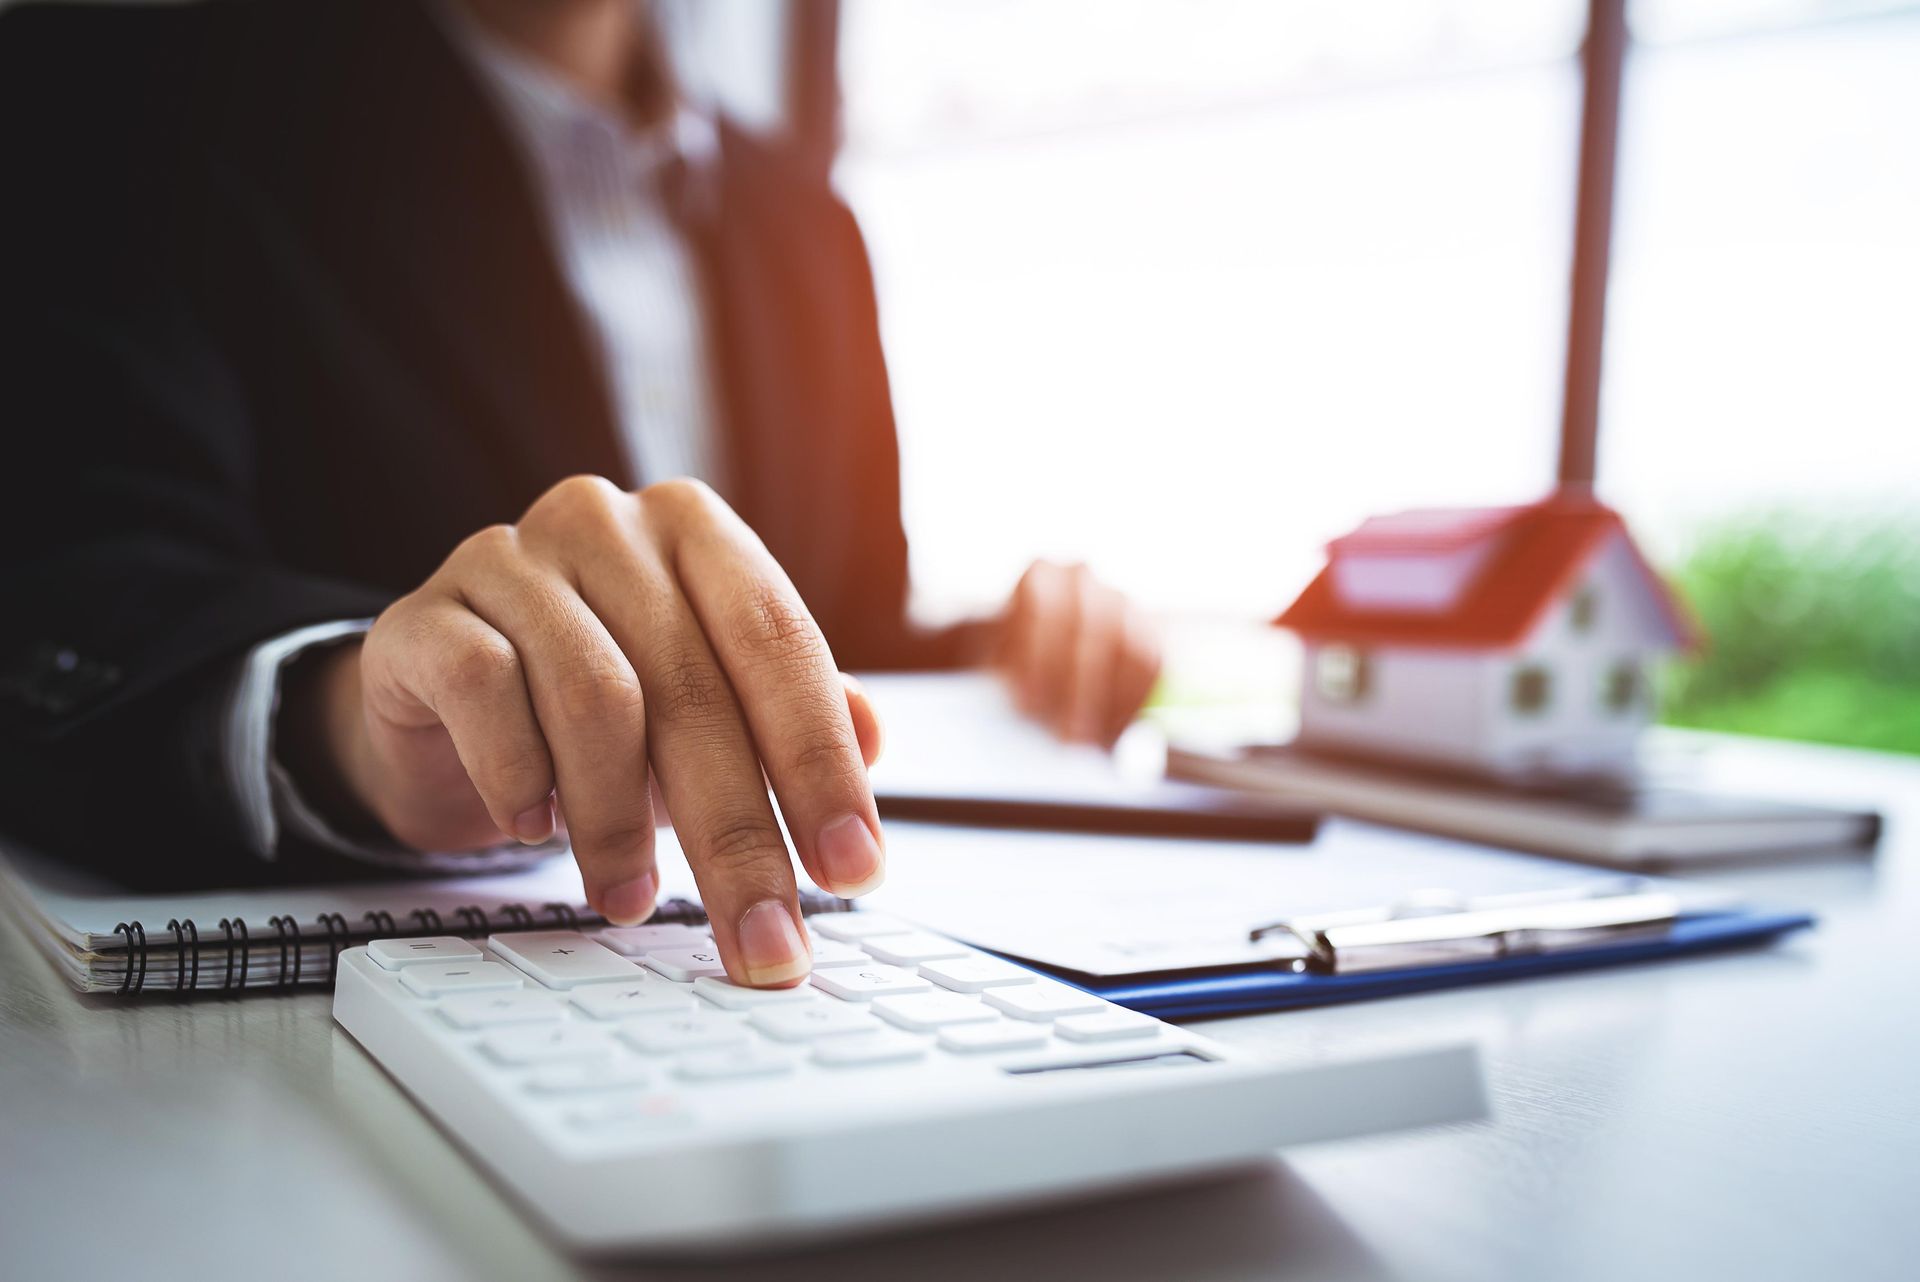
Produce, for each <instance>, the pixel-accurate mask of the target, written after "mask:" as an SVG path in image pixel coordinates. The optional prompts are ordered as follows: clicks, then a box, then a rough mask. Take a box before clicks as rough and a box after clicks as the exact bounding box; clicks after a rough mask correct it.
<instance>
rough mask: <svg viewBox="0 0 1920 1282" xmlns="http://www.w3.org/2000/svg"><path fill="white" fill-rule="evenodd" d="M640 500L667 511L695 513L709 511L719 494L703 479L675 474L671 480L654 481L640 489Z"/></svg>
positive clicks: (718, 501)
mask: <svg viewBox="0 0 1920 1282" xmlns="http://www.w3.org/2000/svg"><path fill="white" fill-rule="evenodd" d="M640 501H641V502H642V503H643V504H645V505H646V506H648V507H653V508H659V509H662V510H664V511H667V512H676V513H686V514H689V515H696V514H704V513H708V512H711V511H712V510H713V508H714V507H715V506H716V505H717V504H719V503H720V496H719V495H718V494H716V493H714V490H713V487H712V486H711V485H708V484H707V483H706V482H705V481H699V480H695V479H694V478H693V477H691V476H676V477H674V478H672V479H671V480H666V481H655V482H654V483H653V484H652V485H649V486H647V488H645V489H644V490H641V491H640Z"/></svg>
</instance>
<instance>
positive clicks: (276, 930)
mask: <svg viewBox="0 0 1920 1282" xmlns="http://www.w3.org/2000/svg"><path fill="white" fill-rule="evenodd" d="M800 902H801V907H802V909H803V910H804V911H805V912H807V913H809V914H813V913H829V912H845V911H847V910H849V909H851V908H852V907H853V904H852V903H851V902H849V901H848V900H844V899H836V898H834V897H832V896H830V895H822V894H819V893H817V892H813V891H805V892H802V893H801V896H800ZM540 912H541V913H543V914H545V917H546V918H547V919H549V920H548V921H547V922H546V924H548V925H551V926H557V927H558V928H560V929H562V930H577V929H579V928H580V927H581V926H586V925H593V926H597V925H601V924H603V923H602V920H601V919H600V918H599V917H597V916H591V915H589V916H587V917H584V918H583V917H582V916H581V913H580V910H579V909H577V908H574V907H573V906H572V905H570V904H564V903H559V902H554V903H546V904H541V905H540ZM452 915H453V917H454V918H455V920H456V921H457V922H458V924H457V925H453V924H451V923H449V922H448V921H447V920H446V919H445V918H443V917H442V916H441V915H440V913H439V912H438V911H437V910H435V909H432V908H415V909H413V910H412V911H410V912H409V913H407V918H408V920H409V921H410V922H411V923H412V924H413V926H415V927H417V928H418V929H406V930H403V929H401V927H400V925H399V923H398V922H396V921H395V919H394V915H393V914H392V913H390V912H388V911H386V910H384V909H379V908H376V909H373V910H371V911H369V912H366V913H364V914H362V915H361V918H360V921H361V929H360V930H359V931H358V932H356V931H355V930H354V929H353V928H352V927H351V926H350V925H348V923H347V919H346V918H345V917H343V916H341V915H340V914H339V913H321V914H320V915H319V916H318V917H316V918H315V919H314V921H313V925H312V926H311V927H307V928H304V929H303V928H302V927H301V925H300V923H299V922H298V921H297V920H295V919H294V918H293V917H291V916H286V915H281V916H275V917H270V918H268V919H267V924H268V925H269V926H271V927H273V938H272V939H271V940H269V939H267V938H266V936H264V935H262V936H261V938H260V940H259V941H258V944H259V947H261V948H262V949H272V950H274V951H275V952H277V953H278V954H279V958H280V965H279V967H278V969H276V970H275V971H274V973H273V975H272V977H271V978H269V979H267V980H266V981H265V982H263V983H259V984H250V983H249V981H250V979H251V978H252V976H253V973H254V962H255V960H256V959H255V958H254V955H253V950H254V947H255V941H254V939H253V934H252V932H251V931H250V930H249V929H248V928H247V919H246V918H244V917H222V918H221V919H220V938H219V939H218V940H217V941H216V940H214V939H212V938H211V937H209V938H206V939H202V938H201V937H200V927H199V926H197V925H196V924H195V923H194V920H193V918H191V917H185V918H179V917H176V918H173V919H171V920H169V921H168V922H167V932H168V934H169V935H171V936H172V944H173V948H174V952H175V957H176V960H175V970H174V981H173V988H172V989H171V990H169V991H172V992H175V993H192V992H197V991H199V989H200V966H201V957H202V954H203V953H204V952H205V951H206V950H207V949H210V948H217V949H219V950H220V954H221V958H222V961H223V965H222V967H221V971H220V983H219V984H218V986H217V987H218V988H219V989H220V990H221V991H232V992H245V991H246V990H247V989H248V988H249V987H254V988H269V989H274V990H285V989H289V988H292V987H294V986H296V985H298V984H299V983H300V982H301V981H302V979H303V978H304V977H305V976H304V970H303V968H304V967H305V964H306V949H307V946H308V945H310V944H318V943H323V942H324V943H325V944H326V946H327V980H326V982H327V983H329V984H331V983H333V981H334V979H335V977H336V976H338V974H339V973H340V954H341V953H343V952H345V951H346V950H347V949H348V948H349V947H351V946H352V945H353V943H354V940H355V936H356V934H357V935H358V937H359V938H361V939H383V938H389V937H395V936H407V935H445V934H455V935H466V936H469V937H479V936H483V935H486V934H488V933H489V932H490V931H493V930H495V929H496V928H499V927H502V926H504V927H505V928H506V929H508V930H532V929H534V928H535V927H537V926H540V925H541V924H542V918H541V917H539V916H536V915H535V913H534V911H533V910H532V909H530V908H528V907H527V906H526V905H525V904H501V905H500V906H499V907H498V908H496V909H495V910H494V913H493V915H489V914H488V912H487V910H486V909H484V908H481V907H480V906H479V905H477V904H462V905H460V906H459V907H457V908H455V909H454V910H453V914H452ZM652 920H654V921H656V922H689V923H697V922H703V921H705V920H706V914H705V913H704V912H702V911H701V908H700V905H698V904H696V903H693V902H692V901H690V900H686V899H667V900H663V901H662V902H661V903H660V905H659V907H658V908H657V909H656V910H655V911H654V915H653V918H652ZM113 933H114V934H116V935H119V936H121V937H122V938H124V939H125V940H126V944H127V948H126V953H127V963H126V973H125V974H124V975H123V976H122V977H121V979H120V987H119V990H118V991H120V992H121V993H138V992H142V991H144V990H145V989H146V985H147V963H148V960H149V956H150V953H151V949H150V948H149V946H148V943H147V930H146V927H145V926H144V925H142V924H141V923H140V922H137V921H123V922H121V923H120V924H119V925H117V926H115V927H114V928H113ZM207 987H208V988H214V987H216V986H215V985H213V984H208V985H207Z"/></svg>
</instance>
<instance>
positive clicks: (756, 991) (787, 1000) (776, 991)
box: [693, 975, 820, 1010]
mask: <svg viewBox="0 0 1920 1282" xmlns="http://www.w3.org/2000/svg"><path fill="white" fill-rule="evenodd" d="M693 991H694V992H696V993H698V994H700V996H702V997H704V998H706V999H707V1000H708V1001H710V1002H712V1003H713V1004H714V1005H715V1006H718V1007H720V1008H721V1009H722V1010H751V1009H753V1008H755V1007H759V1006H791V1005H794V1004H795V1003H797V1002H817V1001H819V1000H820V995H819V994H818V993H816V992H814V991H813V990H812V989H811V988H808V987H807V986H806V985H805V984H798V985H796V986H794V987H792V988H742V987H740V985H738V984H736V983H734V982H733V981H732V980H728V979H722V978H720V977H719V976H718V975H702V976H700V978H698V979H696V980H694V981H693Z"/></svg>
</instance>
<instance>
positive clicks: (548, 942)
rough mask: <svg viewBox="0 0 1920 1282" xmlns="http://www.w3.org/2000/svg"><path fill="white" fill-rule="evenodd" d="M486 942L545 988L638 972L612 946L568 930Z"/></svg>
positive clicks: (625, 976) (633, 975) (631, 976)
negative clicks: (609, 946)
mask: <svg viewBox="0 0 1920 1282" xmlns="http://www.w3.org/2000/svg"><path fill="white" fill-rule="evenodd" d="M487 944H488V946H489V947H491V948H492V949H493V951H494V952H496V953H498V954H500V956H501V957H503V958H505V959H506V960H507V961H510V962H512V963H513V964H514V965H515V966H518V967H519V968H520V969H521V970H524V971H525V972H527V974H529V975H531V976H533V977H534V979H536V980H538V981H539V982H540V983H542V984H545V985H546V986H547V987H548V988H572V987H573V986H574V985H576V984H598V983H603V982H605V981H608V980H622V979H634V978H636V977H638V976H639V974H640V968H639V967H638V966H635V965H634V964H633V963H632V962H630V961H628V960H627V959H626V958H624V957H622V956H621V955H620V954H619V953H616V952H614V951H613V949H611V948H608V947H607V946H606V945H605V944H596V943H594V942H593V941H592V940H591V939H588V938H587V937H586V936H585V935H582V934H579V933H578V932H576V931H571V930H529V931H523V932H520V933H517V934H512V935H495V936H493V937H492V938H490V939H488V940H487Z"/></svg>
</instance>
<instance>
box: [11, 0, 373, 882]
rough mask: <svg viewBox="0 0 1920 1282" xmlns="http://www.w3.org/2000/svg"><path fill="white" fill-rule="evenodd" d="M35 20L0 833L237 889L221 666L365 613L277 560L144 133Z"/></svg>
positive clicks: (18, 80)
mask: <svg viewBox="0 0 1920 1282" xmlns="http://www.w3.org/2000/svg"><path fill="white" fill-rule="evenodd" d="M57 21H59V20H58V19H55V18H53V17H52V16H51V15H47V14H44V13H30V12H25V11H23V12H21V13H19V14H17V15H12V16H11V20H9V19H0V154H4V155H5V156H6V157H7V159H8V166H9V177H10V191H9V196H8V198H7V200H5V201H0V281H5V282H6V284H5V287H4V288H0V450H3V451H4V456H3V457H0V601H4V602H5V607H6V608H5V611H4V614H0V831H4V832H5V833H7V834H8V835H9V836H13V837H16V838H25V839H27V840H29V841H32V842H34V843H35V844H38V845H40V846H42V847H45V848H48V849H50V850H52V851H54V852H55V853H57V854H60V855H62V856H63V857H72V858H76V859H79V860H82V861H84V862H87V863H89V864H91V865H93V866H95V867H96V868H98V869H100V870H101V871H105V872H108V873H110V874H112V875H115V876H118V877H120V878H122V879H124V880H127V881H129V882H131V883H133V884H136V885H138V884H174V885H178V884H180V883H182V882H184V881H186V880H189V879H195V878H201V877H206V878H222V877H233V876H242V875H248V874H249V873H251V875H252V876H255V877H257V876H259V875H260V867H259V861H257V860H253V859H251V858H250V857H249V856H247V855H246V854H244V852H243V849H242V845H241V833H240V824H239V816H238V810H237V806H236V803H235V802H234V800H233V798H232V797H231V790H230V789H228V788H227V787H226V786H225V779H224V767H223V764H222V758H221V726H220V722H221V711H222V706H223V703H224V697H225V694H226V692H227V690H228V689H229V687H230V684H231V681H232V680H233V678H234V676H235V674H236V673H237V671H238V665H239V664H240V662H241V661H242V659H243V657H244V656H245V654H246V653H247V652H248V650H249V649H250V648H251V647H252V646H253V645H254V644H255V643H257V642H260V641H262V640H264V639H266V638H268V637H271V636H275V635H278V634H280V633H283V632H286V631H288V630H290V629H292V628H294V627H298V626H300V625H302V624H307V623H315V622H320V621H323V620H328V619H340V618H356V617H361V616H365V615H368V614H372V613H377V612H378V611H379V610H380V609H381V608H382V607H383V606H384V604H385V597H384V594H382V593H380V592H377V591H374V590H371V589H369V588H367V587H365V586H362V585H356V584H352V583H343V582H337V581H332V580H329V579H326V578H320V577H315V576H312V575H308V574H303V573H300V572H299V571H297V570H295V569H292V568H289V567H288V566H286V565H284V564H281V563H279V562H278V561H277V560H276V558H275V555H274V550H273V548H272V547H270V546H269V543H268V540H267V539H266V537H265V534H264V532H263V529H262V527H261V524H260V522H259V521H258V519H257V508H256V503H257V499H258V495H257V494H256V492H255V486H254V479H253V478H254V469H255V461H256V452H257V445H258V441H259V433H260V432H261V431H262V430H263V425H262V424H260V423H257V422H255V421H254V420H253V418H252V417H251V416H250V415H249V413H248V407H247V405H246V400H245V397H244V395H243V393H242V390H241V387H240V385H239V383H238V380H237V379H236V377H235V376H234V374H233V372H232V370H231V369H230V367H229V363H228V362H227V361H226V360H225V359H224V358H223V355H222V351H221V348H220V344H219V343H218V342H217V341H216V339H215V337H214V335H213V333H212V332H211V330H210V327H209V326H208V325H207V324H206V323H205V322H204V318H203V316H202V315H201V308H200V307H199V306H198V304H197V303H196V301H195V291H194V288H193V284H192V276H193V272H192V268H191V264H189V263H187V262H185V261H184V259H185V258H186V257H188V255H186V254H185V253H183V252H182V251H181V250H180V249H179V248H178V244H179V242H178V241H177V240H176V239H175V238H174V232H175V231H177V229H178V227H179V222H178V220H177V219H176V218H175V217H174V214H175V213H176V212H178V211H177V210H176V209H175V208H174V207H173V202H172V201H171V200H170V199H169V190H168V185H167V184H168V182H169V180H170V179H172V178H176V177H178V175H177V174H174V173H171V172H170V171H169V170H168V166H167V163H166V162H165V159H164V158H165V156H166V155H167V151H166V149H165V148H164V146H162V145H161V144H162V143H163V142H164V139H160V138H158V137H157V136H156V134H155V132H154V131H153V130H152V128H151V127H145V128H143V127H142V126H141V125H139V124H138V123H130V122H129V120H128V119H126V118H124V116H123V118H121V119H103V118H102V117H103V116H105V115H106V114H107V112H106V109H105V108H103V107H101V106H98V105H90V104H89V102H88V101H86V100H84V99H83V98H82V94H84V93H85V92H86V91H85V89H84V88H83V87H78V86H76V85H75V83H74V77H73V74H72V73H73V72H74V71H75V69H76V68H77V67H78V66H81V65H84V64H83V62H82V61H81V60H79V59H75V58H57V57H50V56H38V55H39V54H42V53H46V52H49V51H48V50H47V49H46V48H45V46H46V45H47V44H48V40H47V39H44V38H43V37H46V36H48V33H49V30H52V33H53V34H55V35H57V34H58V31H57V29H52V28H51V24H53V23H55V22H57ZM42 66H44V67H46V68H47V70H45V71H44V72H42V71H41V70H40V69H39V68H40V67H42ZM88 79H89V80H91V81H92V82H93V87H94V89H95V90H98V88H99V87H100V81H99V80H98V79H96V78H95V77H92V76H89V77H88ZM128 106H129V103H128V101H127V100H126V99H124V98H123V99H121V100H120V101H119V102H118V104H117V108H118V111H119V112H121V113H125V112H126V109H127V107H128ZM130 158H131V159H130ZM123 162H125V163H123Z"/></svg>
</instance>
